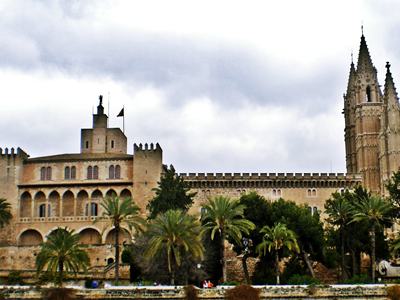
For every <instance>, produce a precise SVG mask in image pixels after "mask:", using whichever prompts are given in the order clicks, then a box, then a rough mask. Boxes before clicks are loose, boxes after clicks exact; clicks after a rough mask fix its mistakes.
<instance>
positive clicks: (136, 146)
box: [133, 143, 162, 152]
mask: <svg viewBox="0 0 400 300" xmlns="http://www.w3.org/2000/svg"><path fill="white" fill-rule="evenodd" d="M133 150H134V152H138V151H162V149H161V146H160V144H159V143H156V144H155V145H154V144H153V143H150V144H148V143H145V144H144V145H143V144H142V143H140V144H136V143H135V144H133Z"/></svg>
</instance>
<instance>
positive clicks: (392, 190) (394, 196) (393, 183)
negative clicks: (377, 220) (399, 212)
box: [386, 171, 400, 208]
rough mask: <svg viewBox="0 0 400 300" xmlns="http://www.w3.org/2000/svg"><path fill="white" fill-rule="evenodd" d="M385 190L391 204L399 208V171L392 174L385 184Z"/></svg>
mask: <svg viewBox="0 0 400 300" xmlns="http://www.w3.org/2000/svg"><path fill="white" fill-rule="evenodd" d="M386 188H387V190H388V192H389V195H390V200H391V201H392V202H393V204H394V205H395V206H396V207H397V208H400V171H397V172H394V173H393V174H392V177H391V178H390V179H389V181H388V183H387V184H386Z"/></svg>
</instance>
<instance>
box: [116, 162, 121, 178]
mask: <svg viewBox="0 0 400 300" xmlns="http://www.w3.org/2000/svg"><path fill="white" fill-rule="evenodd" d="M114 175H115V176H114V177H115V179H120V178H121V167H120V166H119V165H116V166H115V174H114Z"/></svg>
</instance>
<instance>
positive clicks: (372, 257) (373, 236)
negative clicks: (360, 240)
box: [371, 225, 375, 283]
mask: <svg viewBox="0 0 400 300" xmlns="http://www.w3.org/2000/svg"><path fill="white" fill-rule="evenodd" d="M371 269H372V270H371V278H372V283H375V225H374V226H372V230H371Z"/></svg>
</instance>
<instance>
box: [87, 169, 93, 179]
mask: <svg viewBox="0 0 400 300" xmlns="http://www.w3.org/2000/svg"><path fill="white" fill-rule="evenodd" d="M87 179H93V167H92V166H89V167H88V168H87Z"/></svg>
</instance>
